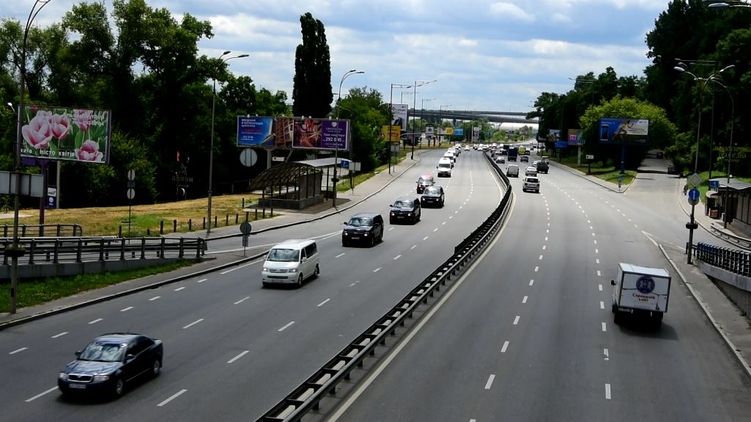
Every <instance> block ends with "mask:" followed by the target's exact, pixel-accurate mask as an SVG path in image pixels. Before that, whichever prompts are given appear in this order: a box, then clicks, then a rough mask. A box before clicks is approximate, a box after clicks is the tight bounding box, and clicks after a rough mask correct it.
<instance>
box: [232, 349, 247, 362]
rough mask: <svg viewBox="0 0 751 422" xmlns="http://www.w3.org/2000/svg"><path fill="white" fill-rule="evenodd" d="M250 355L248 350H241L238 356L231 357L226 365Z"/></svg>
mask: <svg viewBox="0 0 751 422" xmlns="http://www.w3.org/2000/svg"><path fill="white" fill-rule="evenodd" d="M248 353H250V350H243V351H242V352H241V353H240V354H239V355H237V356H235V357H233V358H232V359H230V360H228V361H227V363H235V361H236V360H238V359H240V358H241V357H243V356H245V355H247V354H248Z"/></svg>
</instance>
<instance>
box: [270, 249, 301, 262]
mask: <svg viewBox="0 0 751 422" xmlns="http://www.w3.org/2000/svg"><path fill="white" fill-rule="evenodd" d="M299 255H300V251H298V250H296V249H272V250H270V251H269V256H268V257H266V260H267V261H274V262H297V261H298V256H299Z"/></svg>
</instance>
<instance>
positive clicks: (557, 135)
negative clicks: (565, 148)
mask: <svg viewBox="0 0 751 422" xmlns="http://www.w3.org/2000/svg"><path fill="white" fill-rule="evenodd" d="M560 140H561V130H560V129H549V130H548V142H558V141H560ZM556 148H557V147H556Z"/></svg>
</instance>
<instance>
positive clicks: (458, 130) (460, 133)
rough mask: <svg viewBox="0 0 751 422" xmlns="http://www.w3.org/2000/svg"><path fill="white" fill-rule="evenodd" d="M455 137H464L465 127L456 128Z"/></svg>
mask: <svg viewBox="0 0 751 422" xmlns="http://www.w3.org/2000/svg"><path fill="white" fill-rule="evenodd" d="M454 135H456V136H464V128H463V127H455V128H454Z"/></svg>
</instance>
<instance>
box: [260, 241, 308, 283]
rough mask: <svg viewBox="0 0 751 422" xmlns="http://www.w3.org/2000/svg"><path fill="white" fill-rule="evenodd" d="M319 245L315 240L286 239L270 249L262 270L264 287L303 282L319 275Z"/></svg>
mask: <svg viewBox="0 0 751 422" xmlns="http://www.w3.org/2000/svg"><path fill="white" fill-rule="evenodd" d="M319 273H320V268H319V266H318V245H316V241H315V240H310V239H291V240H286V241H284V242H282V243H280V244H278V245H276V246H274V247H273V248H271V250H269V253H268V254H266V261H265V262H264V263H263V269H262V270H261V281H262V282H263V286H264V287H268V286H270V285H274V284H296V285H297V287H301V286H302V283H303V282H304V281H305V280H307V279H308V278H310V277H318V274H319Z"/></svg>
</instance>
